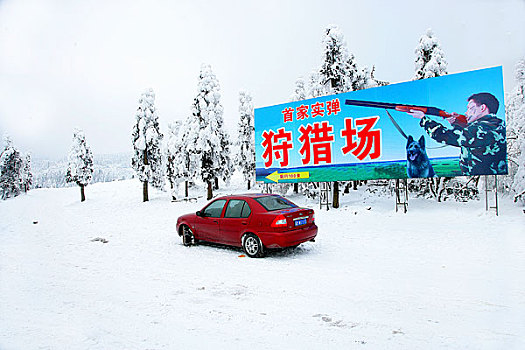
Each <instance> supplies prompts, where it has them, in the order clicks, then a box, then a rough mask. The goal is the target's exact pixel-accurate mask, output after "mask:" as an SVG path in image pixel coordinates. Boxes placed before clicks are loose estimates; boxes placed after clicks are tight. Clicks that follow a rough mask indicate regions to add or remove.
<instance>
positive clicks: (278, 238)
mask: <svg viewBox="0 0 525 350" xmlns="http://www.w3.org/2000/svg"><path fill="white" fill-rule="evenodd" d="M177 232H178V233H179V236H181V237H182V243H183V244H184V245H192V244H195V243H197V242H198V241H199V240H202V241H208V242H214V243H219V244H226V245H231V246H236V247H242V248H243V249H244V251H245V252H246V255H248V256H249V257H252V258H254V257H262V256H264V254H265V250H266V249H272V248H286V247H296V246H298V245H299V244H301V243H303V242H306V241H313V240H314V238H315V236H316V235H317V226H316V225H315V216H314V211H313V210H312V209H306V208H299V207H298V206H297V205H295V204H294V203H292V202H290V201H289V200H288V199H286V198H283V197H281V196H278V195H272V194H244V195H231V196H224V197H219V198H217V199H215V200H214V201H212V202H210V203H209V204H208V205H207V206H205V207H204V208H203V209H202V210H200V211H198V212H197V213H195V214H186V215H183V216H181V217H179V218H178V219H177Z"/></svg>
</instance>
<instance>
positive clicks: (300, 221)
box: [294, 219, 306, 226]
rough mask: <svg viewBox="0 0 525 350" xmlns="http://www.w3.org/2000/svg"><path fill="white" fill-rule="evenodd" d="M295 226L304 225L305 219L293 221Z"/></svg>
mask: <svg viewBox="0 0 525 350" xmlns="http://www.w3.org/2000/svg"><path fill="white" fill-rule="evenodd" d="M294 223H295V226H301V225H305V224H306V219H298V220H295V221H294Z"/></svg>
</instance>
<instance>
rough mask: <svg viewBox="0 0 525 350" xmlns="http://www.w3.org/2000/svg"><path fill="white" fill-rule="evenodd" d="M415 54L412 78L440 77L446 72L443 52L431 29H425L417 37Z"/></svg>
mask: <svg viewBox="0 0 525 350" xmlns="http://www.w3.org/2000/svg"><path fill="white" fill-rule="evenodd" d="M415 54H416V61H415V67H416V74H415V76H414V80H420V79H427V78H433V77H440V76H442V75H446V74H448V73H447V60H446V59H445V54H444V53H443V50H442V49H441V45H440V43H439V40H438V38H437V37H435V36H434V33H433V32H432V29H427V32H426V33H425V34H424V35H423V36H422V37H421V38H420V39H419V44H418V45H417V47H416V49H415Z"/></svg>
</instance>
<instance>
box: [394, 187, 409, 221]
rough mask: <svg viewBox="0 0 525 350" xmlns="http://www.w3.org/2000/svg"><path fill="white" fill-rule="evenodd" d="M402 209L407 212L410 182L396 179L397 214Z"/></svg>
mask: <svg viewBox="0 0 525 350" xmlns="http://www.w3.org/2000/svg"><path fill="white" fill-rule="evenodd" d="M399 207H402V208H403V212H404V213H406V212H407V208H408V180H407V179H401V180H400V179H396V213H397V211H398V208H399Z"/></svg>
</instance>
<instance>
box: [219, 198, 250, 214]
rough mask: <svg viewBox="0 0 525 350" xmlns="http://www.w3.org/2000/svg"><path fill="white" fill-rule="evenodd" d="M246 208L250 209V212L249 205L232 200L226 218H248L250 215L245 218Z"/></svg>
mask: <svg viewBox="0 0 525 350" xmlns="http://www.w3.org/2000/svg"><path fill="white" fill-rule="evenodd" d="M244 208H248V210H250V207H248V204H247V203H246V202H245V201H243V200H240V199H231V200H230V201H229V202H228V206H227V207H226V213H224V217H225V218H247V217H248V216H249V215H250V213H248V215H246V216H243V214H245V211H244Z"/></svg>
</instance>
